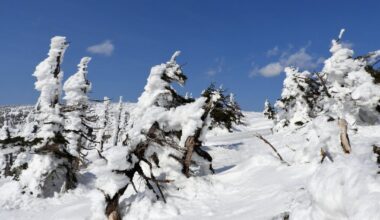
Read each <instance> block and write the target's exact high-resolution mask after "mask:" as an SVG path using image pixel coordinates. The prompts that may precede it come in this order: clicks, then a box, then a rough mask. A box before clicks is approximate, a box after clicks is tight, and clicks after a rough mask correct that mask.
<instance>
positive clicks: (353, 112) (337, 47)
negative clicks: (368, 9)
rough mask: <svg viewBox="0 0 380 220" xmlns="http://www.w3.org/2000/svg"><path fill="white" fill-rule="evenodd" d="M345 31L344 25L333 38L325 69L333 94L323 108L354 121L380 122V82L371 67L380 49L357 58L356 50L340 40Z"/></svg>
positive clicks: (326, 100) (332, 114) (334, 114)
mask: <svg viewBox="0 0 380 220" xmlns="http://www.w3.org/2000/svg"><path fill="white" fill-rule="evenodd" d="M343 32H344V29H343V30H342V31H341V33H340V35H339V38H338V39H337V40H332V46H331V48H330V52H331V53H332V56H331V57H330V58H329V59H327V60H326V61H325V65H324V67H323V69H322V73H324V74H325V81H326V82H325V83H326V87H327V89H328V91H329V93H330V94H331V96H332V97H331V98H330V97H327V98H325V99H324V100H323V105H324V106H323V109H324V112H325V113H326V114H330V115H331V117H334V118H345V119H346V120H347V121H348V122H349V123H350V124H351V125H353V124H355V123H369V124H373V123H378V122H379V118H380V117H379V114H380V111H379V109H380V107H379V102H380V85H379V84H377V83H376V79H377V78H376V72H375V71H373V70H375V69H374V68H372V67H373V64H374V63H375V62H377V61H378V60H379V57H380V52H379V51H375V52H371V53H369V54H367V55H365V56H359V57H357V58H354V51H353V50H352V49H350V48H348V47H347V46H346V45H345V44H343V43H342V41H341V38H342V35H343ZM377 77H378V76H377Z"/></svg>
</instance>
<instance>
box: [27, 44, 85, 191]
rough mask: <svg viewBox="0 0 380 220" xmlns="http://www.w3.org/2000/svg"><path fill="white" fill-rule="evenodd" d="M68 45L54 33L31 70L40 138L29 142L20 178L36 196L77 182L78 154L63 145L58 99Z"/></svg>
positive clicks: (65, 187) (67, 187) (63, 189)
mask: <svg viewBox="0 0 380 220" xmlns="http://www.w3.org/2000/svg"><path fill="white" fill-rule="evenodd" d="M67 46H68V43H67V41H66V38H65V37H53V38H52V39H51V44H50V50H49V53H48V57H47V58H46V59H45V60H44V61H42V62H41V63H40V64H39V65H38V66H37V67H36V70H35V72H34V74H33V75H34V76H35V77H36V78H37V82H36V83H35V86H36V89H37V90H38V91H40V97H39V99H38V103H37V107H36V110H37V112H36V120H37V121H38V127H37V134H36V136H37V137H38V138H40V139H41V140H42V141H41V142H40V143H39V144H36V145H34V146H32V151H33V154H31V156H30V157H31V160H30V161H29V162H28V163H27V169H26V170H24V171H23V172H22V174H21V176H20V181H21V183H22V185H24V186H25V187H26V190H27V191H29V192H30V193H33V194H35V195H37V196H44V197H46V196H53V194H54V192H60V191H65V190H67V189H71V188H74V187H75V185H76V182H77V177H76V169H77V164H78V158H77V157H76V156H74V155H72V154H71V153H69V152H68V151H67V149H66V144H67V141H66V140H65V138H64V137H63V130H64V118H63V115H62V113H61V105H60V103H59V100H60V96H61V82H62V77H63V72H62V71H61V63H62V61H63V56H64V53H65V51H66V48H67Z"/></svg>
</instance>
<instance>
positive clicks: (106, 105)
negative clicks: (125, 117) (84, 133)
mask: <svg viewBox="0 0 380 220" xmlns="http://www.w3.org/2000/svg"><path fill="white" fill-rule="evenodd" d="M110 101H111V100H110V98H108V97H104V98H103V111H102V114H101V115H100V116H99V119H100V120H99V122H100V129H99V130H98V133H97V135H96V136H97V142H98V143H99V149H98V150H99V151H100V152H101V151H103V149H104V144H105V143H106V142H107V140H108V139H110V137H111V135H109V134H108V133H107V129H108V127H109V125H110V118H109V114H110Z"/></svg>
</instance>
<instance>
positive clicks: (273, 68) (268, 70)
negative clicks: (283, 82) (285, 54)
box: [258, 62, 284, 77]
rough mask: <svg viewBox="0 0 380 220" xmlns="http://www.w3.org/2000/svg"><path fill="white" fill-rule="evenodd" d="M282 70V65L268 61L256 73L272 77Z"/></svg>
mask: <svg viewBox="0 0 380 220" xmlns="http://www.w3.org/2000/svg"><path fill="white" fill-rule="evenodd" d="M283 70H284V66H283V65H281V64H280V63H279V62H275V63H270V64H268V65H266V66H264V67H262V68H260V69H259V70H258V73H260V74H261V75H263V76H266V77H272V76H277V75H278V74H280V73H281V72H282V71H283Z"/></svg>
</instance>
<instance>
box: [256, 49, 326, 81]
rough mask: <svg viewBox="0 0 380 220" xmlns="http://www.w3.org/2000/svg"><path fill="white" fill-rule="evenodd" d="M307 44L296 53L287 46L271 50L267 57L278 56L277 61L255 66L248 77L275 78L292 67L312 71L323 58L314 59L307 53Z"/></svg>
mask: <svg viewBox="0 0 380 220" xmlns="http://www.w3.org/2000/svg"><path fill="white" fill-rule="evenodd" d="M308 47H309V44H308V45H306V46H304V47H301V48H300V49H299V50H297V51H295V52H294V51H293V50H292V48H293V46H289V48H288V49H286V50H284V51H280V49H279V48H278V47H277V46H276V47H274V48H273V49H270V50H268V51H267V53H266V54H267V56H268V57H270V56H278V60H277V61H274V62H271V63H269V64H267V65H265V66H261V67H259V66H256V65H254V67H253V68H252V70H251V71H250V73H249V76H251V77H253V76H256V75H262V76H265V77H273V76H277V75H279V74H280V73H282V72H283V70H284V69H285V67H287V66H294V67H298V68H300V69H309V70H313V69H315V68H317V67H318V65H319V64H321V63H323V60H324V58H323V57H314V56H312V55H311V54H309V53H308V52H307V48H308Z"/></svg>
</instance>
